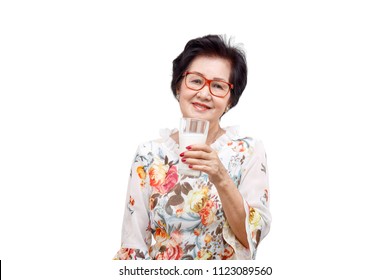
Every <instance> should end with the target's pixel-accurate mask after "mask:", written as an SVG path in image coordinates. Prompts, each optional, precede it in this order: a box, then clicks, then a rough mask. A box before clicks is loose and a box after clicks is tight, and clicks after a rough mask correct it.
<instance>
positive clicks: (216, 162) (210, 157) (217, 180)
mask: <svg viewBox="0 0 390 280" xmlns="http://www.w3.org/2000/svg"><path fill="white" fill-rule="evenodd" d="M180 157H181V161H182V162H184V163H186V164H188V165H189V167H190V168H191V169H193V170H199V171H202V172H204V173H207V174H208V175H209V180H210V182H211V183H213V184H214V185H216V186H217V187H218V186H219V185H221V184H222V183H223V182H224V181H226V180H227V178H229V179H230V177H229V175H228V173H227V171H226V169H225V167H224V166H223V164H222V162H221V160H220V159H219V157H218V154H217V152H216V151H214V150H213V149H211V147H210V146H209V145H207V144H194V145H191V146H188V147H187V151H185V152H183V153H181V154H180Z"/></svg>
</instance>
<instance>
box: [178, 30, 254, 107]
mask: <svg viewBox="0 0 390 280" xmlns="http://www.w3.org/2000/svg"><path fill="white" fill-rule="evenodd" d="M230 41H231V40H229V41H226V40H225V39H224V37H222V36H221V35H207V36H204V37H199V38H195V39H192V40H190V41H188V43H187V44H186V46H185V47H184V50H183V52H182V53H181V54H180V55H179V56H178V57H177V58H176V59H175V60H173V62H172V64H173V67H172V82H171V89H172V92H173V95H174V96H176V93H177V89H178V88H179V86H180V83H181V82H182V80H183V74H184V72H185V71H186V70H187V68H188V67H189V65H190V64H191V62H192V61H193V60H194V59H195V58H197V57H199V56H216V57H220V58H223V59H226V60H228V61H229V62H230V64H231V73H230V77H229V82H230V83H232V84H233V85H234V87H233V89H232V90H231V91H230V104H229V105H230V108H232V107H234V106H236V104H237V103H238V100H239V99H240V97H241V94H242V92H243V91H244V89H245V87H246V82H247V76H248V68H247V65H246V58H245V53H244V51H243V50H242V49H240V48H238V47H236V46H232V45H231V44H230Z"/></svg>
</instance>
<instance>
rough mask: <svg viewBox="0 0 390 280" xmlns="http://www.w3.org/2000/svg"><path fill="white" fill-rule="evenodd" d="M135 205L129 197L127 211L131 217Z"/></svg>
mask: <svg viewBox="0 0 390 280" xmlns="http://www.w3.org/2000/svg"><path fill="white" fill-rule="evenodd" d="M134 204H135V201H134V198H133V197H132V196H130V199H129V202H128V203H127V209H128V210H129V211H130V214H131V215H132V214H133V213H134V210H133V206H134Z"/></svg>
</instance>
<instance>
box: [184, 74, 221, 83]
mask: <svg viewBox="0 0 390 280" xmlns="http://www.w3.org/2000/svg"><path fill="white" fill-rule="evenodd" d="M190 72H192V73H195V74H198V75H200V76H202V77H205V78H206V76H205V75H203V74H202V73H200V72H197V71H190ZM212 80H213V81H222V82H227V81H226V80H225V79H222V78H218V77H214V78H212Z"/></svg>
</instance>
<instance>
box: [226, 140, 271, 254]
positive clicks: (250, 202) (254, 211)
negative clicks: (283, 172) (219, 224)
mask: <svg viewBox="0 0 390 280" xmlns="http://www.w3.org/2000/svg"><path fill="white" fill-rule="evenodd" d="M249 149H251V148H249ZM238 190H239V191H240V193H241V195H242V198H243V201H244V207H245V213H246V219H245V227H246V232H247V238H248V243H249V249H246V248H245V247H244V246H243V245H242V244H241V243H240V242H239V241H238V240H237V239H236V238H235V236H234V234H233V233H232V231H231V229H230V228H229V226H228V225H227V226H226V228H225V229H224V231H226V232H225V234H224V236H225V237H226V239H227V241H228V243H229V244H230V245H231V246H232V247H233V249H234V250H235V252H236V257H237V259H254V258H255V256H256V249H257V246H258V245H259V243H260V241H261V240H262V239H263V238H264V237H265V236H266V235H267V234H268V232H269V229H270V224H271V214H270V211H269V187H268V168H267V160H266V154H265V151H264V146H263V143H262V142H261V141H255V144H254V146H252V150H249V158H248V159H247V161H246V162H245V163H244V164H243V166H242V176H241V182H240V183H239V186H238Z"/></svg>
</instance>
